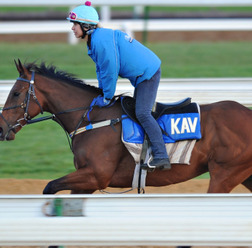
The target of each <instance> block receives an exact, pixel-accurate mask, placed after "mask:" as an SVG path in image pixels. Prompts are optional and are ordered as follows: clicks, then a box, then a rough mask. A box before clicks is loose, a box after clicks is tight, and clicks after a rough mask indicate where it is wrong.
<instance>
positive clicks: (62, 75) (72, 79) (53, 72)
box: [25, 62, 102, 94]
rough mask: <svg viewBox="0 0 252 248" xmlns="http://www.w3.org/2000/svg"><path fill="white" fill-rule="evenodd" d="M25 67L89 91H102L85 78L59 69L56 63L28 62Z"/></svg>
mask: <svg viewBox="0 0 252 248" xmlns="http://www.w3.org/2000/svg"><path fill="white" fill-rule="evenodd" d="M25 68H26V69H27V70H29V71H35V72H36V73H38V74H40V75H42V76H45V77H49V78H52V79H56V80H60V81H64V82H66V83H68V84H71V85H74V86H77V87H80V88H84V89H85V90H88V91H93V92H98V93H100V94H101V93H102V91H101V89H99V88H97V87H95V86H92V85H88V84H86V83H85V82H84V81H83V80H81V79H79V78H77V77H76V76H75V75H74V74H72V73H67V72H65V71H61V70H58V69H57V68H56V66H54V65H48V66H47V65H46V64H45V62H42V63H41V64H40V65H37V64H36V63H34V62H33V63H28V64H25Z"/></svg>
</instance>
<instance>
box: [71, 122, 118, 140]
mask: <svg viewBox="0 0 252 248" xmlns="http://www.w3.org/2000/svg"><path fill="white" fill-rule="evenodd" d="M120 121H121V118H116V119H112V120H105V121H100V122H97V123H94V124H92V123H90V124H88V125H87V126H85V127H81V128H78V129H77V130H76V131H73V132H71V133H70V134H69V136H70V137H71V138H73V136H75V135H77V134H80V133H83V132H85V131H88V130H92V129H96V128H100V127H106V126H111V127H113V126H114V125H115V124H116V123H118V122H120Z"/></svg>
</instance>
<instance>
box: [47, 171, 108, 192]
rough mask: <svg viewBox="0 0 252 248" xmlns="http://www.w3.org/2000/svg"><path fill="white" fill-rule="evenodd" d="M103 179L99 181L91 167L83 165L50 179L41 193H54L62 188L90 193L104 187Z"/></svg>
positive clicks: (105, 185)
mask: <svg viewBox="0 0 252 248" xmlns="http://www.w3.org/2000/svg"><path fill="white" fill-rule="evenodd" d="M106 187H107V184H106V182H104V181H101V180H100V181H99V183H98V180H97V178H96V177H95V174H94V172H93V170H92V169H91V168H88V167H84V168H81V169H78V170H77V171H75V172H73V173H70V174H68V175H66V176H64V177H61V178H59V179H56V180H53V181H50V182H49V183H48V184H47V185H46V187H45V189H44V191H43V194H56V193H57V192H59V191H62V190H71V191H72V193H88V194H91V193H93V192H94V191H96V190H97V189H102V188H106Z"/></svg>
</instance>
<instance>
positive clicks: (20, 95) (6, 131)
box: [0, 60, 43, 140]
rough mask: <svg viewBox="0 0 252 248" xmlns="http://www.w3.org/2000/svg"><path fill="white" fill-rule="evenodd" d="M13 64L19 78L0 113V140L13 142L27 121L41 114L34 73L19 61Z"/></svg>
mask: <svg viewBox="0 0 252 248" xmlns="http://www.w3.org/2000/svg"><path fill="white" fill-rule="evenodd" d="M15 64H16V67H17V70H18V72H19V77H18V78H17V80H16V82H15V84H14V86H13V87H12V89H11V91H10V93H9V95H8V98H7V100H6V103H5V105H4V107H3V109H2V112H1V113H0V140H13V139H14V138H15V134H16V133H17V132H18V131H19V130H20V129H21V128H22V127H23V126H24V125H26V124H27V121H28V120H30V119H31V118H33V117H35V116H36V115H38V114H39V113H40V112H41V113H42V112H43V110H42V107H41V105H40V103H39V100H38V99H37V96H36V91H35V87H36V86H35V84H34V82H35V72H34V71H29V70H27V68H26V67H25V66H23V65H22V63H21V61H20V60H18V63H17V62H16V61H15Z"/></svg>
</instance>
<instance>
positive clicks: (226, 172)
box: [0, 61, 252, 194]
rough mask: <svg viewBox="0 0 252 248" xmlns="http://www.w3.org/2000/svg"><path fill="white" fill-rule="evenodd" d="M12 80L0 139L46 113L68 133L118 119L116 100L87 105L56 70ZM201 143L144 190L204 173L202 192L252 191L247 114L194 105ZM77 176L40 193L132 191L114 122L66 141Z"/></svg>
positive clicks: (228, 106)
mask: <svg viewBox="0 0 252 248" xmlns="http://www.w3.org/2000/svg"><path fill="white" fill-rule="evenodd" d="M16 67H17V70H18V72H19V78H18V79H17V81H16V83H15V84H14V86H13V88H12V90H11V91H10V93H9V96H8V98H7V101H6V103H5V106H4V108H3V111H2V114H0V140H2V141H3V140H13V139H14V138H15V134H16V133H17V132H18V131H19V130H20V129H21V128H22V126H24V125H26V124H27V122H29V120H31V119H32V118H33V117H35V116H37V115H38V114H39V113H41V112H43V111H46V112H49V113H51V114H52V115H53V119H54V120H55V121H57V122H58V123H60V125H61V126H62V127H63V128H64V129H65V130H66V131H67V132H68V133H69V134H70V133H71V132H74V131H75V130H76V127H77V126H78V127H83V126H87V125H88V124H89V123H90V122H89V119H90V120H91V121H92V123H96V122H98V121H101V120H111V119H117V118H120V117H121V114H122V109H121V103H120V101H119V100H116V102H115V104H114V105H113V106H111V107H109V108H99V107H94V108H93V110H92V111H89V112H88V114H87V111H88V110H89V106H90V104H91V102H92V100H93V99H94V97H97V96H98V95H99V94H101V91H100V90H99V89H98V88H96V87H94V86H90V85H87V84H85V83H84V82H82V81H81V80H79V79H76V78H75V77H73V76H72V75H70V74H67V73H65V72H62V71H57V70H56V69H55V67H53V66H50V67H47V66H45V64H44V63H42V64H41V65H39V66H38V65H36V64H33V63H31V64H27V65H22V63H21V62H20V61H18V63H16ZM200 110H201V125H202V128H201V132H202V139H201V140H199V141H198V142H197V143H196V145H195V147H194V149H193V152H192V156H191V161H190V162H191V164H190V165H183V164H173V165H172V169H171V170H169V171H159V170H156V171H154V172H151V173H148V175H147V178H146V186H165V185H170V184H175V183H179V182H183V181H186V180H189V179H191V178H194V177H196V176H199V175H201V174H203V173H205V172H207V171H209V173H210V184H209V188H208V193H228V192H230V191H231V190H232V189H233V188H234V187H236V186H237V185H239V184H243V185H244V186H245V187H247V188H248V189H249V190H250V191H252V176H251V175H252V111H251V110H249V109H248V108H246V107H244V106H242V105H241V104H239V103H237V102H233V101H222V102H217V103H213V104H207V105H202V106H200ZM72 151H73V154H74V165H75V167H76V171H75V172H73V173H70V174H69V175H66V176H64V177H62V178H59V179H56V180H53V181H51V182H49V183H48V185H47V186H46V188H45V189H44V193H45V194H54V193H56V192H58V191H61V190H71V191H72V193H93V192H94V191H96V190H101V189H105V188H106V187H120V188H124V187H131V184H132V178H133V173H134V168H135V163H134V160H133V158H132V156H131V155H130V153H129V152H128V151H127V149H126V148H125V146H124V145H123V143H122V141H121V122H118V123H115V124H114V125H113V127H111V126H109V125H108V126H104V127H100V128H96V129H93V130H89V131H86V132H83V133H80V134H77V135H75V136H74V137H73V140H72Z"/></svg>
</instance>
